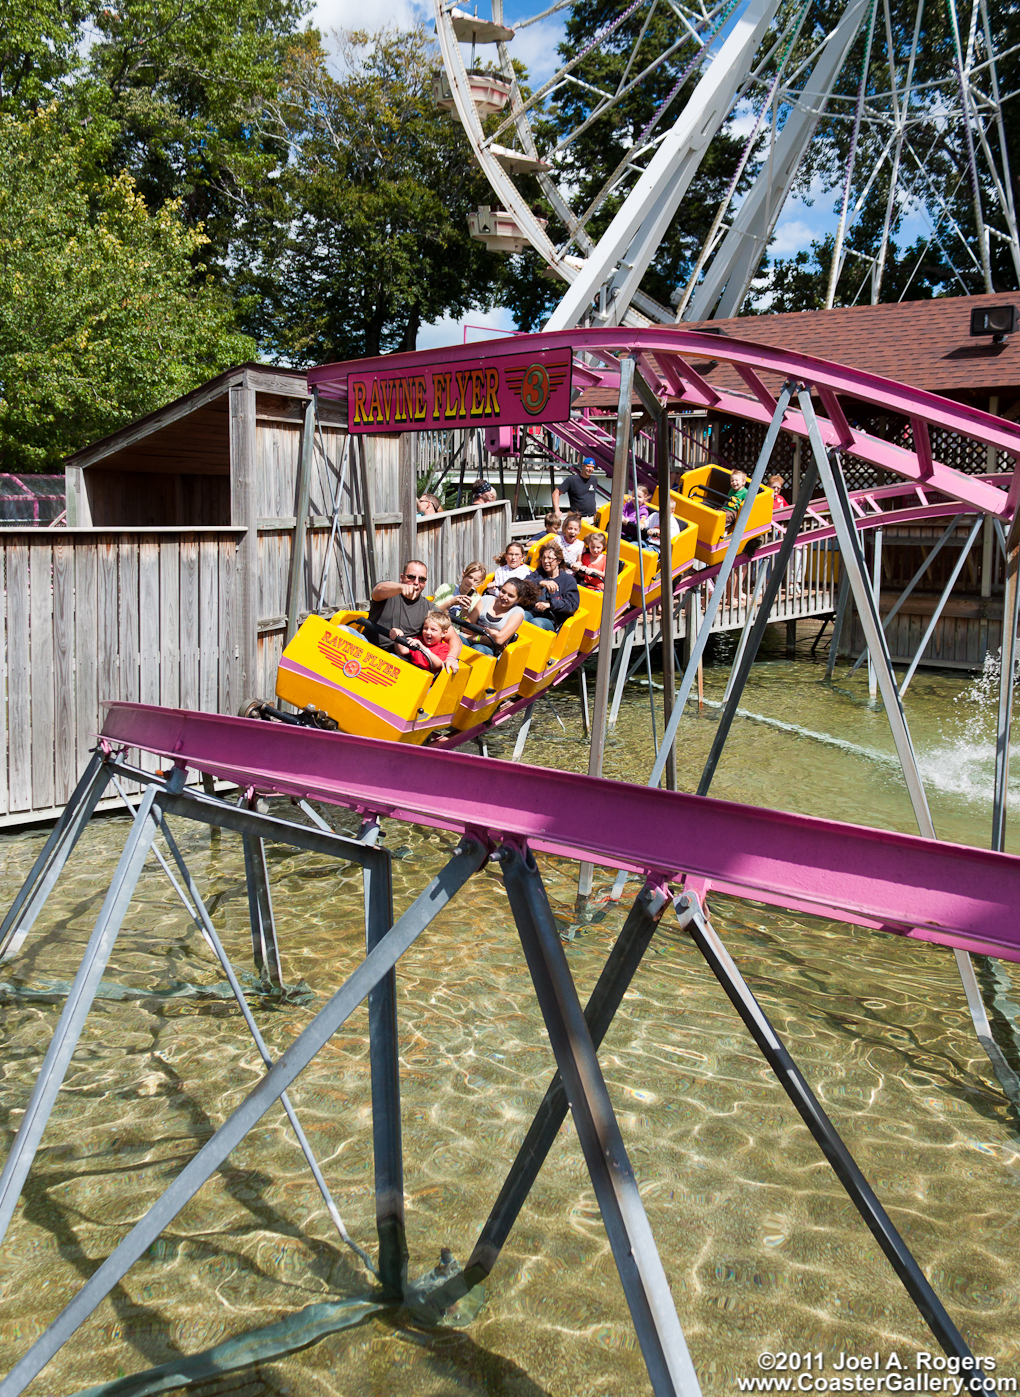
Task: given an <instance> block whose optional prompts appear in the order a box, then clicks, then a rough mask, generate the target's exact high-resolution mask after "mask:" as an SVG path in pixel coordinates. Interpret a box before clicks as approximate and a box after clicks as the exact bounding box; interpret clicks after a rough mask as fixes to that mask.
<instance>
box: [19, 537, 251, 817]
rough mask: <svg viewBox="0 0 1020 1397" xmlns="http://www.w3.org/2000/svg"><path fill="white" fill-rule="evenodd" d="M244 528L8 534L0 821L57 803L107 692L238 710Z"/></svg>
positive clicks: (37, 813) (40, 813) (89, 742)
mask: <svg viewBox="0 0 1020 1397" xmlns="http://www.w3.org/2000/svg"><path fill="white" fill-rule="evenodd" d="M244 532H245V531H244V530H243V529H233V528H206V529H197V528H196V529H151V530H146V531H142V530H135V529H109V530H92V529H61V530H45V531H43V530H40V529H4V530H3V531H2V532H0V561H2V581H3V620H4V626H5V634H6V641H7V644H6V646H5V653H4V658H3V668H4V673H3V700H4V701H3V702H2V703H0V723H2V725H3V729H4V733H3V736H4V737H6V760H5V764H4V768H3V780H0V825H11V824H22V823H24V822H26V821H27V820H32V819H43V818H47V817H50V816H52V815H54V814H56V813H58V812H59V810H60V809H61V808H62V807H63V805H64V803H65V801H66V800H67V798H68V796H69V795H70V793H71V791H72V789H73V788H74V785H75V783H76V781H77V779H78V776H79V774H80V772H81V770H82V768H83V767H84V766H85V764H86V762H87V761H88V757H89V750H90V748H92V747H93V746H94V745H95V735H96V733H97V732H98V731H99V728H100V726H101V725H102V710H101V703H102V701H103V700H104V699H125V700H128V701H133V702H139V703H154V704H164V705H169V706H172V707H177V706H180V707H182V708H201V709H205V710H207V711H210V712H227V713H229V712H235V711H236V710H237V707H238V705H239V703H240V702H241V698H242V695H241V692H240V684H241V680H240V653H241V652H240V636H239V634H238V628H237V627H238V608H237V597H238V586H237V582H238V561H237V559H238V544H239V542H240V540H241V539H242V538H243V536H244Z"/></svg>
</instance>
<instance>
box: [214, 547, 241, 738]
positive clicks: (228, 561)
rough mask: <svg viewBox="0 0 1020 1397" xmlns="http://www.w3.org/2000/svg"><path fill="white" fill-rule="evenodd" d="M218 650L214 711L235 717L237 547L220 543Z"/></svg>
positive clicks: (238, 698)
mask: <svg viewBox="0 0 1020 1397" xmlns="http://www.w3.org/2000/svg"><path fill="white" fill-rule="evenodd" d="M217 571H218V574H219V647H220V680H219V685H220V687H219V697H218V702H217V707H218V709H219V712H220V713H236V712H237V710H238V709H239V708H240V706H241V703H242V701H243V700H244V698H245V697H247V696H246V695H245V694H243V693H242V692H241V685H240V668H241V650H240V645H239V643H238V634H237V614H236V608H237V585H236V584H237V545H236V544H235V543H234V541H233V539H224V540H223V541H222V542H221V543H220V546H219V558H218V562H217Z"/></svg>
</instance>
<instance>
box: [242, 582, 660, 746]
mask: <svg viewBox="0 0 1020 1397" xmlns="http://www.w3.org/2000/svg"><path fill="white" fill-rule="evenodd" d="M633 580H634V564H633V563H625V564H622V565H621V568H620V575H619V579H618V581H617V591H616V597H615V598H614V600H615V603H616V607H615V615H616V616H619V615H621V614H622V613H623V612H624V611H626V610H627V608H628V604H629V600H630V596H631V590H632V587H633ZM579 592H580V597H581V604H580V606H579V607H578V609H577V611H576V612H575V613H574V615H573V616H571V617H569V618H568V619H567V620H566V621H565V622H564V623H563V625H562V626H561V627H560V629H559V630H558V631H547V630H544V629H543V628H542V627H540V626H533V625H532V624H531V623H530V622H528V621H525V622H523V623H522V624H521V626H520V629H519V630H518V632H517V634H516V635H515V636H513V637H512V638H511V640H509V641H508V642H507V644H506V646H504V648H503V650H502V652H501V653H500V654H499V655H496V656H492V655H485V654H482V652H481V651H479V650H474V649H472V647H471V645H470V643H467V642H466V643H465V644H464V646H463V647H462V649H461V651H460V666H459V668H458V670H457V673H456V674H448V673H447V672H446V671H445V670H443V671H442V672H440V673H439V674H436V675H433V674H431V673H430V672H429V671H428V670H425V669H419V668H418V667H417V666H416V665H412V664H409V663H407V662H406V661H405V660H402V659H400V658H399V657H398V656H396V655H393V654H391V653H390V652H389V651H387V650H382V649H380V647H379V646H377V645H373V644H372V642H371V640H370V639H369V638H368V636H367V635H365V634H363V633H362V630H361V627H362V625H363V623H364V622H365V621H366V620H367V619H368V614H367V612H364V611H338V612H336V614H335V615H333V616H331V617H330V618H329V620H328V621H327V620H326V619H324V618H323V617H322V616H309V617H308V618H307V620H306V621H305V622H304V623H303V625H302V626H301V628H300V630H299V631H298V633H297V635H296V636H295V637H294V639H293V640H292V641H291V643H290V644H289V645H288V646H287V648H286V650H285V651H284V652H283V657H282V659H281V661H280V667H279V669H278V670H277V675H276V693H277V697H278V698H280V699H282V700H284V701H285V702H287V703H291V704H293V705H294V706H295V707H296V708H298V709H301V710H305V713H306V714H307V713H310V712H312V711H313V710H314V711H315V712H316V713H317V716H318V718H319V719H321V720H322V721H321V722H317V723H316V725H317V726H325V725H327V723H326V720H327V719H332V720H333V721H334V722H335V723H336V725H337V726H338V727H339V728H340V729H341V730H342V731H343V732H349V733H355V734H358V735H360V736H362V737H379V738H384V739H385V740H387V741H389V742H408V743H412V744H421V743H423V742H425V741H426V739H427V738H428V737H429V736H430V735H431V734H433V733H438V732H440V731H441V730H444V729H448V728H452V729H454V730H455V731H458V732H465V731H467V730H469V729H471V728H475V727H478V726H479V725H480V724H483V723H486V722H488V721H489V719H490V718H491V717H492V716H493V714H494V713H495V711H496V709H497V708H498V707H499V706H500V704H502V703H504V702H505V701H507V700H509V699H513V698H516V697H518V696H519V697H520V698H522V699H530V698H534V697H535V696H536V695H537V694H540V693H541V692H542V691H543V689H547V688H548V687H549V685H550V684H553V683H555V682H556V680H557V679H559V678H560V677H561V676H562V675H563V674H564V672H565V671H566V670H567V669H568V668H569V667H570V666H571V665H572V664H573V663H574V661H575V660H576V659H577V658H578V656H583V655H586V654H588V653H589V652H590V651H591V650H593V649H594V648H595V646H596V645H597V644H598V636H599V625H600V621H601V617H602V600H603V594H602V593H601V592H593V591H591V590H590V589H588V588H586V587H581V588H579ZM468 641H470V636H469V637H468ZM263 716H266V715H263ZM269 716H273V715H272V711H270V715H269ZM275 716H276V717H277V718H282V717H283V715H282V714H279V713H278V714H275ZM288 721H293V720H288Z"/></svg>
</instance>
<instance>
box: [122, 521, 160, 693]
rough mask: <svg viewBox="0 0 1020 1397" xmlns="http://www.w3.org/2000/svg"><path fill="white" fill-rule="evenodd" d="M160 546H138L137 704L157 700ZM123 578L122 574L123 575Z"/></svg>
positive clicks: (143, 541)
mask: <svg viewBox="0 0 1020 1397" xmlns="http://www.w3.org/2000/svg"><path fill="white" fill-rule="evenodd" d="M159 554H160V546H159V544H158V542H157V541H156V540H155V539H153V538H143V539H141V540H140V541H139V544H138V701H139V702H140V703H152V704H158V703H159V701H160V697H159V695H160V683H159V669H160V634H159V633H160V608H159ZM122 576H123V574H122Z"/></svg>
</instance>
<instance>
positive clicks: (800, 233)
mask: <svg viewBox="0 0 1020 1397" xmlns="http://www.w3.org/2000/svg"><path fill="white" fill-rule="evenodd" d="M818 236H819V232H818V230H817V229H815V228H812V227H810V226H809V225H808V224H807V223H805V222H804V220H803V219H800V218H785V217H784V218H782V219H780V221H779V223H778V224H777V225H776V234H775V240H774V241H773V243H772V245H771V246H770V248H769V255H770V256H772V257H789V256H790V254H791V253H794V252H800V251H802V250H803V251H804V252H807V251H809V249H810V247H811V242H812V239H814V238H817V237H818Z"/></svg>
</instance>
